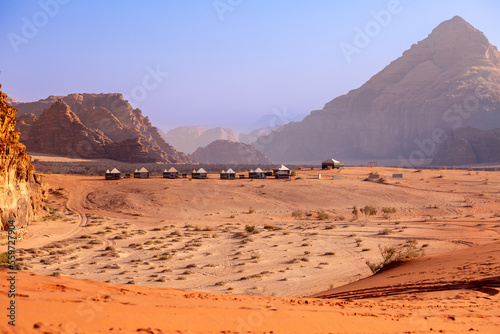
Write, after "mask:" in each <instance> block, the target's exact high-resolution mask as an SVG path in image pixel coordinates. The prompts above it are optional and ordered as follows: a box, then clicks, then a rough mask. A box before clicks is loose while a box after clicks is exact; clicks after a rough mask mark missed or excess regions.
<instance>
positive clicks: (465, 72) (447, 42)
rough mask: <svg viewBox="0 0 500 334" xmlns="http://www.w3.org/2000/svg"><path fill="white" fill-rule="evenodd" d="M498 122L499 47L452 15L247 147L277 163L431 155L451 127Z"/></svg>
mask: <svg viewBox="0 0 500 334" xmlns="http://www.w3.org/2000/svg"><path fill="white" fill-rule="evenodd" d="M464 126H472V127H476V128H478V129H481V130H488V129H491V128H494V127H500V53H499V52H498V50H497V48H496V47H495V46H493V45H491V44H490V43H489V41H488V39H487V38H486V37H485V36H484V34H483V33H482V32H480V31H478V30H476V29H475V28H474V27H472V26H471V25H470V24H469V23H467V22H466V21H464V20H463V19H462V18H460V17H458V16H456V17H454V18H452V19H450V20H448V21H445V22H443V23H441V24H440V25H439V26H438V27H436V28H435V29H434V30H433V31H432V33H431V34H430V35H429V36H428V37H427V38H426V39H424V40H422V41H420V42H418V43H417V44H414V45H413V46H412V47H411V48H410V49H409V50H407V51H405V52H404V53H403V55H402V56H401V57H400V58H398V59H396V60H395V61H393V62H392V63H390V64H389V65H388V66H387V67H385V68H384V69H383V70H382V71H380V72H379V73H377V74H376V75H374V76H373V77H372V78H371V79H370V80H368V81H367V82H366V83H365V84H364V85H362V86H361V87H360V88H358V89H355V90H352V91H350V92H349V93H348V94H346V95H342V96H339V97H337V98H335V99H334V100H332V101H330V102H328V103H327V104H326V105H325V106H324V108H323V109H322V110H317V111H313V112H311V114H310V115H309V116H307V117H306V118H305V119H304V120H303V121H301V122H295V123H290V124H287V125H285V126H283V127H280V128H278V129H277V130H275V131H273V132H272V133H271V134H269V135H267V136H262V137H260V138H259V139H258V140H257V141H256V142H255V143H253V145H254V146H255V147H256V148H257V149H259V150H261V151H263V152H264V153H266V154H267V155H268V156H269V158H270V159H272V160H273V161H276V162H295V161H301V162H304V161H311V162H312V161H314V162H317V161H321V160H324V159H325V158H330V157H332V156H335V157H339V158H340V159H342V160H343V161H346V160H347V161H348V160H350V159H351V160H356V159H399V160H407V161H410V164H418V163H419V162H422V161H424V160H425V159H431V158H433V157H434V155H435V153H436V150H437V146H438V145H437V144H438V143H439V142H440V141H442V139H443V138H442V137H443V136H444V134H445V133H446V132H447V131H448V130H451V129H457V128H460V127H464Z"/></svg>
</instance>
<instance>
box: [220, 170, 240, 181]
mask: <svg viewBox="0 0 500 334" xmlns="http://www.w3.org/2000/svg"><path fill="white" fill-rule="evenodd" d="M220 178H221V179H223V180H234V179H236V173H235V171H234V170H232V169H231V168H229V169H228V170H227V171H224V170H223V171H222V172H221V173H220Z"/></svg>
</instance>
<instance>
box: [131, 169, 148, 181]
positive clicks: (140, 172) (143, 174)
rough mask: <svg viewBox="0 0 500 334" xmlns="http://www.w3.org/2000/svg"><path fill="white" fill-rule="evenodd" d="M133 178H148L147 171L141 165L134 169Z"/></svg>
mask: <svg viewBox="0 0 500 334" xmlns="http://www.w3.org/2000/svg"><path fill="white" fill-rule="evenodd" d="M134 178H138V179H147V178H149V171H148V170H147V169H146V168H144V167H142V168H141V169H139V170H137V169H136V170H135V171H134Z"/></svg>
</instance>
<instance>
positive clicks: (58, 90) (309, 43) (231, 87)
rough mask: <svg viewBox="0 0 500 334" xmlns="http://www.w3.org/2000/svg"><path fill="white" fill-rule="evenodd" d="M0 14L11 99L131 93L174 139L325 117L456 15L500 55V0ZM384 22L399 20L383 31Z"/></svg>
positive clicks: (8, 10)
mask: <svg viewBox="0 0 500 334" xmlns="http://www.w3.org/2000/svg"><path fill="white" fill-rule="evenodd" d="M0 6H1V7H0V39H1V43H0V45H1V47H0V71H2V73H1V75H0V83H1V84H2V86H3V87H2V91H4V92H5V93H7V94H8V95H9V96H12V97H13V98H15V99H16V100H17V101H35V100H39V99H42V98H46V97H47V96H49V95H66V94H70V93H101V92H103V93H108V92H113V93H122V94H124V95H125V96H126V97H127V98H128V99H129V101H130V102H131V103H132V104H133V105H134V106H135V107H138V108H140V109H141V110H142V111H143V114H145V115H147V116H149V117H150V119H151V121H152V122H153V124H154V125H156V126H158V127H159V128H161V129H163V130H165V131H166V130H169V129H171V128H174V127H177V126H181V125H201V126H206V127H213V126H227V127H233V128H235V129H237V130H245V129H248V128H249V127H251V126H252V124H254V123H255V122H256V121H257V120H258V119H259V118H260V117H262V116H263V115H268V114H273V113H278V114H280V115H281V117H282V118H283V119H285V120H286V119H287V118H289V119H292V118H293V116H294V115H297V114H308V113H309V112H310V111H312V110H315V109H321V108H322V107H323V106H324V104H325V103H327V102H328V101H330V100H332V99H333V98H335V97H337V96H339V95H341V94H345V93H347V92H348V91H349V90H351V89H355V88H357V87H359V86H360V85H362V84H363V83H364V82H365V81H366V80H368V79H369V78H370V77H371V76H373V75H374V74H376V73H377V72H378V71H380V70H381V69H382V68H384V67H385V66H386V65H387V64H389V63H390V62H391V61H392V60H394V59H396V58H397V57H399V56H401V54H402V53H403V51H404V50H406V49H408V48H409V47H410V46H411V45H412V44H414V43H416V42H417V41H419V40H422V39H424V38H425V37H427V35H428V34H429V33H430V32H431V31H432V29H433V28H435V27H436V26H437V25H438V24H439V23H441V22H442V21H444V20H447V19H450V18H452V17H453V16H455V15H460V16H462V17H463V18H464V19H465V20H467V21H468V22H469V23H471V24H472V25H473V26H475V27H476V28H477V29H479V30H481V31H483V32H484V33H485V35H486V36H487V37H488V38H489V40H490V42H492V43H493V44H494V45H497V46H498V45H500V21H499V20H498V15H499V14H500V2H498V1H494V0H489V1H487V0H476V1H460V0H458V1H457V0H454V1H451V0H450V1H447V0H442V1H431V0H399V1H397V0H390V1H386V0H384V1H366V0H360V1H327V0H316V1H314V0H308V1H306V0H303V1H291V0H288V1H286V0H274V1H269V0H189V1H187V0H165V1H117V0H110V1H94V0H87V1H79V0H40V1H7V0H0ZM374 13H379V14H378V15H381V14H380V13H386V14H387V13H389V14H390V17H388V16H387V15H386V16H383V15H382V16H381V17H382V18H383V20H382V19H379V21H377V20H376V18H375V17H374ZM30 28H31V29H30ZM33 28H34V29H33ZM356 29H359V30H361V31H363V32H365V33H366V31H367V29H372V30H368V32H369V33H370V35H371V36H368V41H369V42H368V43H365V44H367V45H362V47H357V52H356V53H352V54H351V55H350V56H349V57H346V56H345V54H344V53H343V52H342V49H341V45H344V46H345V45H351V46H353V47H356V45H355V36H356ZM358 46H359V44H358ZM151 73H153V74H151ZM283 115H284V116H283Z"/></svg>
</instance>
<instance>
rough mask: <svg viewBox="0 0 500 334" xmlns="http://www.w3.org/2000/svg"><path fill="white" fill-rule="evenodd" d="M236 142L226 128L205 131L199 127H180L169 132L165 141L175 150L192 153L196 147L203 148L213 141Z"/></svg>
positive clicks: (232, 133) (230, 131) (229, 130)
mask: <svg viewBox="0 0 500 334" xmlns="http://www.w3.org/2000/svg"><path fill="white" fill-rule="evenodd" d="M219 139H222V140H230V141H235V142H237V141H238V137H237V136H236V134H235V133H234V131H233V130H231V129H228V128H213V129H208V130H207V129H205V128H203V127H201V126H181V127H178V128H175V129H172V130H170V131H169V132H167V134H166V135H165V140H166V141H167V142H169V143H170V144H171V145H172V146H173V147H175V148H176V149H177V150H179V151H181V152H185V153H189V154H190V153H193V152H194V151H195V150H196V149H197V148H198V147H205V146H207V145H208V144H210V143H211V142H213V141H215V140H219Z"/></svg>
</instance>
